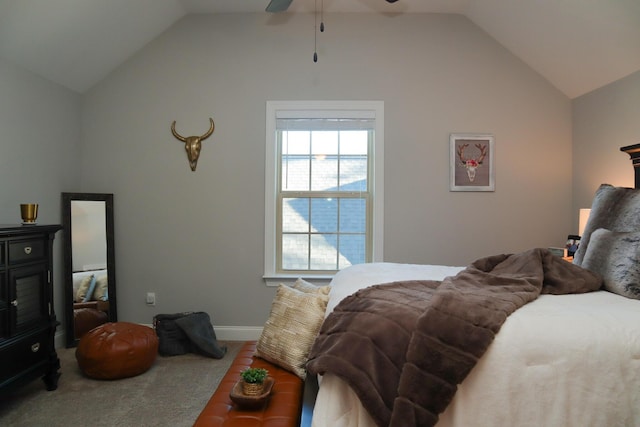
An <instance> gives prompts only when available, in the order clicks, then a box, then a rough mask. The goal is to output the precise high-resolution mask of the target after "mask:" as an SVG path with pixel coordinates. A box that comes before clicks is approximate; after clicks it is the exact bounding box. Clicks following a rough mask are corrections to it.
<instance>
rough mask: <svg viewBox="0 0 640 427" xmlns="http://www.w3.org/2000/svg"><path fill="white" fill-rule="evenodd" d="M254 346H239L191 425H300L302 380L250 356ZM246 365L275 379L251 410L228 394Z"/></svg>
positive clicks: (232, 426) (204, 426) (237, 426)
mask: <svg viewBox="0 0 640 427" xmlns="http://www.w3.org/2000/svg"><path fill="white" fill-rule="evenodd" d="M255 349H256V342H255V341H247V342H246V343H245V344H244V345H243V347H242V348H241V349H240V351H239V352H238V355H237V356H236V358H235V359H234V360H233V363H232V364H231V367H230V368H229V370H228V371H227V373H226V374H225V376H224V377H223V378H222V381H221V382H220V384H219V385H218V388H217V389H216V391H215V392H214V393H213V396H211V399H209V402H208V403H207V406H205V407H204V409H203V410H202V412H201V413H200V416H199V417H198V419H197V420H196V422H195V424H194V427H294V426H295V427H297V426H298V425H299V424H300V411H301V408H302V390H303V384H304V383H303V381H302V380H301V379H300V378H299V377H298V376H296V375H295V374H294V373H292V372H289V371H286V370H284V369H282V368H280V367H278V366H276V365H273V364H271V363H269V362H267V361H266V360H263V359H260V358H258V357H253V353H254V352H255ZM248 367H254V368H265V369H266V370H268V371H269V376H271V377H273V379H274V380H275V383H274V385H273V389H272V391H271V396H270V398H269V399H268V400H267V401H266V403H265V404H264V406H263V407H261V408H258V409H255V410H244V409H242V408H240V407H238V406H236V405H235V404H234V403H233V402H232V401H231V398H230V397H229V393H230V392H231V390H232V389H233V386H234V385H235V384H236V383H237V382H238V380H239V379H240V372H242V371H243V370H245V369H246V368H248Z"/></svg>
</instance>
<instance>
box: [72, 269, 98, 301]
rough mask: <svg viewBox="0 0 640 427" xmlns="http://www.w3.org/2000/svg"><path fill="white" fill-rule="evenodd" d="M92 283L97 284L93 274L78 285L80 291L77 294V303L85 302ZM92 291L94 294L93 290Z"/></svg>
mask: <svg viewBox="0 0 640 427" xmlns="http://www.w3.org/2000/svg"><path fill="white" fill-rule="evenodd" d="M91 283H95V277H94V276H93V274H92V275H90V276H86V277H84V278H83V279H82V281H81V282H80V285H78V291H77V293H76V302H83V301H84V299H85V298H86V296H87V293H88V291H89V286H91ZM91 291H92V292H93V289H92V290H91Z"/></svg>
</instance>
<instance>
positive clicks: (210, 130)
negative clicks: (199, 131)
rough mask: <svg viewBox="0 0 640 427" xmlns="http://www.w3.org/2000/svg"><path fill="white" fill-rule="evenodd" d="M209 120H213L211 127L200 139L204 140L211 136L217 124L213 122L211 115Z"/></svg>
mask: <svg viewBox="0 0 640 427" xmlns="http://www.w3.org/2000/svg"><path fill="white" fill-rule="evenodd" d="M209 122H211V127H210V128H209V130H208V131H207V132H206V133H205V134H204V135H202V136H201V137H200V141H204V140H205V139H207V138H209V137H210V136H211V134H212V133H213V129H214V128H215V126H214V124H213V119H212V118H211V117H209Z"/></svg>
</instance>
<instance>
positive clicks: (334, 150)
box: [311, 131, 338, 156]
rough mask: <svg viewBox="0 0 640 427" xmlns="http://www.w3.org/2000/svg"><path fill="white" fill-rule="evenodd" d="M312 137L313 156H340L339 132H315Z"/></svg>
mask: <svg viewBox="0 0 640 427" xmlns="http://www.w3.org/2000/svg"><path fill="white" fill-rule="evenodd" d="M311 137H312V140H311V154H313V155H315V156H321V155H327V154H338V131H314V132H313V133H312V135H311Z"/></svg>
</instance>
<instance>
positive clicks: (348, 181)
mask: <svg viewBox="0 0 640 427" xmlns="http://www.w3.org/2000/svg"><path fill="white" fill-rule="evenodd" d="M340 191H367V156H344V157H341V158H340Z"/></svg>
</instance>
